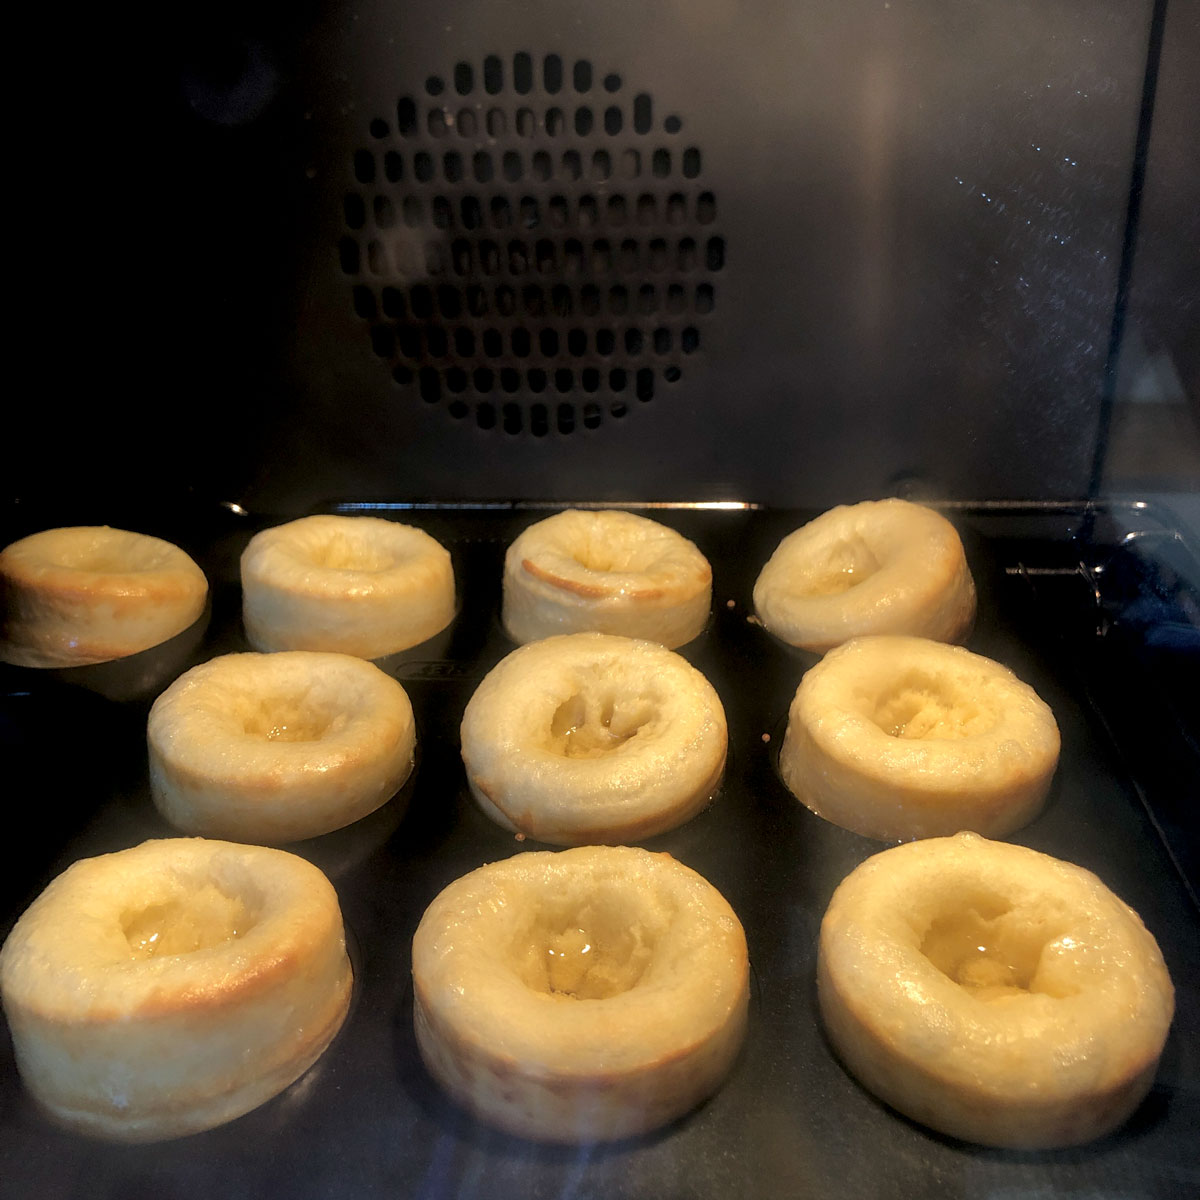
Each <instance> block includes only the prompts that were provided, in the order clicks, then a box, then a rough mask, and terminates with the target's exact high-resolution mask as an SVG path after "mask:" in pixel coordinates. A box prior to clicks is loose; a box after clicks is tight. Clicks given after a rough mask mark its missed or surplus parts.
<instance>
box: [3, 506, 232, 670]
mask: <svg viewBox="0 0 1200 1200" xmlns="http://www.w3.org/2000/svg"><path fill="white" fill-rule="evenodd" d="M207 597H208V580H207V579H206V578H205V577H204V572H203V571H201V570H200V568H199V567H198V566H197V565H196V564H195V563H194V562H193V561H192V559H191V558H190V557H189V556H188V555H187V554H185V553H184V551H182V550H181V549H180V548H179V547H178V546H174V545H172V544H171V543H170V542H165V541H163V540H162V539H161V538H156V537H151V536H149V535H148V534H144V533H134V532H131V531H130V530H127V529H112V528H110V527H109V526H107V525H77V526H70V527H67V528H63V529H46V530H43V531H42V532H41V533H34V534H31V535H30V536H29V537H25V538H22V539H21V540H20V541H17V542H13V543H12V545H10V546H7V547H5V549H4V550H3V551H0V599H2V601H3V603H2V605H0V611H2V614H3V616H2V619H3V627H2V629H0V661H4V662H9V663H13V664H14V665H16V666H22V667H77V666H84V665H87V664H90V663H103V662H111V661H112V660H114V659H118V658H127V657H128V656H129V655H131V654H137V653H139V652H140V651H142V650H148V649H150V648H151V647H152V646H158V645H161V644H162V643H163V642H166V641H169V640H170V639H171V638H173V637H174V636H175V635H176V634H178V633H182V632H183V631H184V630H185V629H187V628H188V627H189V626H191V625H193V624H195V622H196V621H197V619H198V618H199V617H200V616H201V614H202V613H203V612H204V605H205V602H206V600H207Z"/></svg>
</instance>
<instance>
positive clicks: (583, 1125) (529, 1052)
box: [413, 847, 749, 1142]
mask: <svg viewBox="0 0 1200 1200" xmlns="http://www.w3.org/2000/svg"><path fill="white" fill-rule="evenodd" d="M589 904H590V905H594V906H595V907H596V908H598V909H600V910H601V912H603V910H604V906H609V909H610V913H611V914H612V915H611V916H610V921H609V925H610V928H609V931H608V932H609V934H610V935H612V931H613V929H615V928H617V927H618V926H620V927H621V928H623V929H629V930H632V933H631V935H630V940H632V941H634V942H636V943H637V945H638V947H641V946H642V945H643V943H642V942H640V941H639V940H638V939H643V938H644V939H649V940H650V941H651V942H652V943H653V945H652V952H651V955H650V958H649V963H648V965H647V966H646V967H645V969H644V971H643V972H642V974H641V976H640V978H638V979H637V981H636V983H635V984H634V985H633V986H632V987H629V988H628V989H627V990H624V991H621V992H619V993H617V994H614V995H611V996H607V997H599V998H578V997H576V996H573V995H564V994H557V993H555V992H553V991H551V990H543V989H542V988H540V987H539V988H535V987H532V986H530V983H529V980H528V977H527V973H528V971H529V970H536V969H539V968H538V957H539V956H538V951H539V950H540V948H541V941H544V940H545V938H546V937H550V938H551V939H552V938H553V936H554V933H555V932H556V929H557V926H556V925H555V920H556V918H557V917H559V916H564V915H566V916H567V918H568V919H570V920H574V919H575V918H576V916H580V917H582V919H583V920H584V921H585V922H591V923H592V927H591V929H589V930H588V932H593V931H594V928H595V923H596V922H599V923H600V924H603V923H604V922H603V919H602V917H599V918H598V917H596V915H595V912H594V911H593V912H592V913H591V915H590V916H589V912H588V905H589ZM547 912H549V915H547ZM627 918H628V922H627V923H626V919H627ZM546 920H549V921H550V925H549V926H546V927H545V928H542V927H541V923H542V922H544V921H546ZM531 963H532V966H531ZM540 969H542V970H544V967H543V968H540ZM413 981H414V1024H415V1029H416V1036H417V1043H418V1047H419V1049H420V1052H421V1057H422V1059H423V1061H424V1062H425V1065H426V1067H427V1068H428V1069H429V1071H430V1073H431V1074H432V1075H433V1076H434V1078H435V1079H436V1080H437V1081H438V1082H439V1083H440V1084H441V1085H442V1086H443V1087H444V1088H445V1089H446V1090H447V1092H449V1094H450V1095H451V1096H452V1097H454V1099H455V1100H457V1101H458V1102H459V1103H460V1104H462V1105H463V1106H464V1107H466V1108H467V1109H468V1110H469V1111H471V1112H472V1113H474V1114H475V1115H476V1116H477V1117H479V1118H480V1119H482V1120H484V1121H486V1122H488V1123H489V1124H492V1125H495V1126H497V1127H499V1128H501V1129H504V1130H506V1131H508V1132H510V1133H514V1134H517V1135H519V1136H522V1137H528V1138H532V1139H536V1140H542V1141H552V1142H591V1141H602V1140H612V1139H617V1138H623V1137H629V1136H633V1135H635V1134H639V1133H644V1132H647V1131H649V1130H651V1129H655V1128H658V1127H660V1126H662V1125H664V1124H666V1123H668V1122H669V1121H672V1120H674V1119H675V1118H677V1117H679V1116H682V1115H683V1114H684V1113H686V1112H688V1111H689V1110H690V1109H692V1108H694V1107H695V1106H696V1105H697V1104H698V1103H700V1102H701V1101H702V1100H704V1099H705V1098H707V1097H708V1096H710V1095H711V1094H712V1093H713V1092H714V1091H715V1090H716V1089H717V1087H718V1086H719V1085H720V1083H721V1081H722V1080H723V1079H724V1077H725V1075H726V1074H727V1073H728V1071H729V1070H730V1068H731V1066H732V1064H733V1062H734V1060H735V1058H736V1056H737V1053H738V1050H739V1048H740V1046H741V1042H742V1039H743V1036H744V1033H745V1025H746V1013H747V1006H748V1001H749V964H748V960H747V956H746V944H745V935H744V933H743V932H742V928H741V925H740V923H739V922H738V920H737V917H736V916H735V915H734V913H733V911H732V909H730V907H729V905H728V904H727V903H726V901H725V900H724V899H723V897H721V895H720V893H719V892H717V891H716V889H714V888H713V887H712V886H711V885H710V884H708V883H707V882H706V881H705V880H703V879H702V878H701V877H700V876H698V875H697V874H696V873H695V872H693V871H691V870H690V869H689V868H687V867H684V866H683V865H682V864H680V863H678V862H676V861H675V860H674V859H672V858H670V856H668V855H655V854H651V853H650V852H648V851H643V850H638V849H635V848H630V847H579V848H576V849H573V850H565V851H561V852H557V853H555V852H548V851H541V852H533V853H526V854H522V855H517V856H515V857H514V858H512V859H509V860H506V861H504V862H500V863H493V864H491V865H490V866H488V867H483V868H480V869H479V870H477V871H474V872H472V873H471V874H469V875H467V876H464V877H463V878H462V879H460V880H457V881H456V882H455V883H453V884H451V885H450V886H449V887H448V888H446V889H445V890H444V891H443V892H442V893H441V894H440V895H439V896H438V897H437V899H436V900H435V901H434V902H433V904H431V905H430V906H429V908H428V910H427V911H426V913H425V915H424V917H423V918H422V920H421V924H420V926H419V927H418V929H417V933H416V936H415V938H414V941H413Z"/></svg>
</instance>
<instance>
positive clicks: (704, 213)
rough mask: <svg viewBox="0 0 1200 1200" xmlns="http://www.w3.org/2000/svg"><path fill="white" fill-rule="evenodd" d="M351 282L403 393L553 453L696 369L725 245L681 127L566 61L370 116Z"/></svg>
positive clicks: (477, 81)
mask: <svg viewBox="0 0 1200 1200" xmlns="http://www.w3.org/2000/svg"><path fill="white" fill-rule="evenodd" d="M369 139H370V140H369V141H367V142H365V144H364V145H362V146H360V147H359V148H358V149H357V150H355V152H354V155H353V158H352V161H351V162H350V164H349V168H350V182H349V185H348V188H347V191H346V193H345V196H344V199H343V216H344V220H345V226H346V232H345V234H344V235H343V237H342V239H341V243H340V245H339V257H340V263H341V269H342V271H343V273H344V274H345V275H347V276H348V277H350V279H351V280H352V281H353V286H352V293H351V295H352V303H353V305H354V311H355V313H356V314H357V315H358V316H359V317H360V318H361V319H362V321H363V323H364V327H365V329H366V330H367V332H368V334H369V337H370V341H371V346H372V349H373V350H374V352H375V354H376V355H378V357H379V358H380V359H381V360H383V362H385V363H386V364H387V367H388V369H389V370H390V371H391V375H392V378H393V380H394V381H395V383H396V384H397V385H398V386H399V387H400V388H401V389H402V390H403V391H405V392H409V393H411V394H413V395H415V396H419V397H420V398H421V399H422V400H424V401H425V402H427V403H429V404H437V405H442V406H444V407H445V409H446V411H447V412H448V413H449V414H450V416H451V417H453V418H454V419H455V420H457V421H460V422H461V421H473V423H474V424H476V425H478V426H479V427H480V428H481V429H497V430H502V431H504V432H506V433H508V434H514V435H515V434H528V435H532V436H534V437H544V436H545V435H546V434H548V433H550V432H551V431H552V430H553V431H556V432H558V433H559V434H570V433H574V432H577V431H578V430H580V429H595V428H597V427H599V426H600V425H601V424H602V423H603V422H605V421H606V420H617V421H619V420H623V419H624V418H625V417H627V416H628V415H629V414H630V413H631V412H632V411H634V410H635V409H637V408H638V407H640V406H642V405H645V404H649V403H651V402H652V401H655V400H657V399H658V398H659V397H663V396H665V395H669V390H670V388H671V387H673V386H674V385H675V384H677V383H678V382H679V380H680V379H682V378H683V375H684V372H685V371H686V370H688V368H689V366H690V365H691V364H692V363H694V362H695V360H696V358H697V357H698V356H699V355H701V354H702V353H703V346H704V342H705V326H706V323H707V322H708V321H709V320H710V319H711V314H712V313H713V311H714V308H715V307H716V299H717V279H718V277H719V275H720V272H721V270H722V269H723V268H724V265H725V239H724V238H723V237H722V236H721V234H720V232H719V230H718V225H717V217H718V209H717V198H716V196H715V195H714V194H713V192H712V190H711V189H709V188H708V187H707V186H706V185H705V183H704V159H703V154H702V151H701V149H700V147H698V146H696V145H694V144H693V143H692V142H691V141H689V140H688V138H687V137H686V136H685V134H684V123H683V120H682V119H681V118H680V117H679V116H677V115H675V114H669V115H667V116H665V117H664V118H662V119H660V118H659V116H658V114H657V112H656V108H655V102H654V98H653V97H652V96H651V95H650V94H648V93H646V92H637V93H635V94H632V95H631V94H629V92H628V91H627V90H626V89H625V88H624V84H623V81H622V79H621V77H620V76H619V75H617V74H613V73H609V74H606V75H603V76H598V75H597V74H595V73H594V72H593V68H592V64H591V63H590V62H588V61H586V60H583V59H580V60H578V61H575V62H569V61H567V60H565V59H563V58H562V57H560V56H559V55H557V54H548V55H546V56H545V57H543V58H542V59H541V60H540V61H539V60H535V59H534V58H533V56H531V55H529V54H525V53H519V54H515V55H513V56H512V57H511V58H501V57H500V56H498V55H489V56H488V57H486V58H485V59H484V60H483V62H482V63H478V64H475V63H468V62H460V63H456V64H455V66H454V68H453V70H451V71H450V72H448V73H447V74H445V75H431V76H429V78H428V79H426V80H425V82H424V86H423V89H422V91H421V93H420V94H419V95H404V96H400V97H399V98H398V100H397V103H396V107H395V110H394V111H393V112H391V113H389V114H387V115H380V116H376V117H374V118H373V119H372V120H371V121H370V124H369Z"/></svg>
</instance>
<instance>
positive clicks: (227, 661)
mask: <svg viewBox="0 0 1200 1200" xmlns="http://www.w3.org/2000/svg"><path fill="white" fill-rule="evenodd" d="M146 737H147V743H148V747H149V753H150V791H151V795H152V797H153V799H154V803H155V805H156V806H157V808H158V810H159V811H160V812H161V813H162V815H163V816H164V817H166V819H167V820H168V821H170V822H171V824H172V825H174V826H175V827H176V828H177V829H180V830H183V831H184V832H186V833H196V834H202V835H204V836H207V837H224V838H231V839H234V840H238V841H246V842H266V843H285V842H294V841H299V840H301V839H303V838H311V837H317V836H319V835H320V834H323V833H329V832H330V831H332V830H334V829H340V828H342V827H343V826H345V825H349V824H351V823H352V822H354V821H357V820H359V818H361V817H365V816H366V815H367V814H368V813H371V812H374V811H375V810H376V809H377V808H379V807H380V806H381V805H383V804H385V803H386V802H387V801H388V800H390V799H391V798H392V797H393V796H394V795H395V794H396V792H398V791H399V790H400V788H401V786H402V785H403V783H404V781H405V780H406V779H407V778H408V776H409V773H410V772H411V771H412V766H413V756H414V748H415V745H416V727H415V725H414V722H413V711H412V704H411V703H410V702H409V699H408V695H407V693H406V692H405V690H404V688H403V687H401V686H400V684H399V683H397V682H396V680H394V679H393V678H392V677H391V676H390V675H387V674H385V673H384V672H383V671H381V670H380V669H379V668H378V667H376V666H375V665H374V664H372V663H369V662H366V661H364V660H363V659H361V658H355V657H353V656H351V655H347V654H320V653H316V652H310V651H304V650H294V651H285V652H281V653H278V654H226V655H223V656H221V657H220V658H214V659H212V660H210V661H209V662H206V663H202V664H201V665H200V666H198V667H193V668H192V670H190V671H188V672H186V673H185V674H184V675H182V676H180V678H179V679H177V680H176V681H175V682H174V683H173V684H172V685H171V686H170V687H169V688H168V689H167V690H166V691H165V692H164V693H163V694H162V695H161V696H159V698H158V699H157V700H156V701H155V702H154V706H153V708H151V710H150V719H149V721H148V723H147V727H146Z"/></svg>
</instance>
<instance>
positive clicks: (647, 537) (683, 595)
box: [503, 509, 712, 649]
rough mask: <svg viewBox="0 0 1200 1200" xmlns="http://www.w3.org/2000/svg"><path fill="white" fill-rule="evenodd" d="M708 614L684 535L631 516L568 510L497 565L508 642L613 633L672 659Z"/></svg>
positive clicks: (704, 576)
mask: <svg viewBox="0 0 1200 1200" xmlns="http://www.w3.org/2000/svg"><path fill="white" fill-rule="evenodd" d="M711 607H712V568H711V567H710V566H709V564H708V559H706V558H705V557H704V555H703V554H701V553H700V551H699V550H698V549H696V547H695V545H694V544H693V543H692V542H689V541H688V540H687V538H685V537H684V536H683V535H682V534H679V533H676V532H675V530H673V529H668V528H667V527H666V526H665V525H660V524H659V523H658V522H657V521H651V520H648V519H647V518H646V517H639V516H636V515H635V514H633V513H628V512H618V511H609V510H603V511H584V510H581V509H568V510H567V511H566V512H561V513H557V514H555V515H554V516H553V517H547V518H546V519H545V520H544V521H538V522H537V524H536V525H531V526H530V527H529V528H528V529H526V530H525V531H524V532H523V533H521V534H520V536H518V537H517V539H516V541H514V542H513V543H512V545H511V546H509V548H508V553H507V554H505V556H504V614H503V615H504V628H505V629H506V630H507V631H508V634H509V636H510V637H511V638H512V639H513V641H515V642H531V641H534V640H535V639H536V638H544V637H550V636H551V635H552V634H556V633H581V632H584V631H586V630H595V631H597V632H599V633H617V634H623V635H624V636H625V637H634V638H644V639H645V640H647V641H651V642H658V643H660V644H661V645H663V646H667V647H668V648H671V649H674V648H675V647H676V646H682V645H683V644H684V643H685V642H690V641H691V640H692V639H693V638H695V637H696V636H697V635H698V634H699V633H700V632H701V630H703V628H704V626H705V624H706V623H707V621H708V614H709V610H710V608H711Z"/></svg>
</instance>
